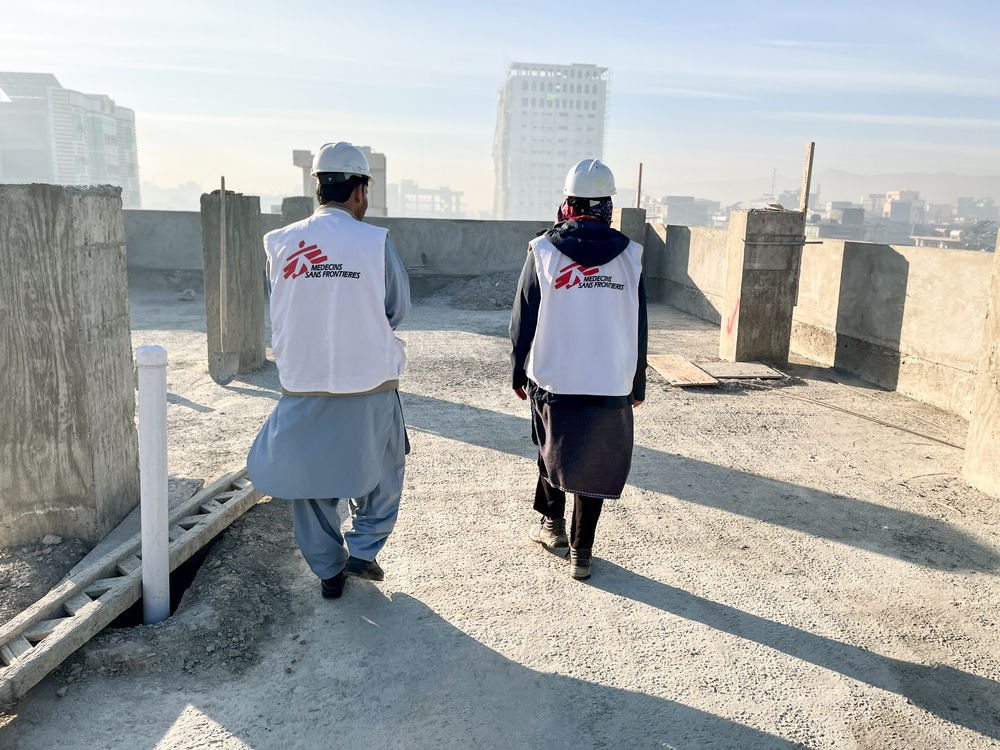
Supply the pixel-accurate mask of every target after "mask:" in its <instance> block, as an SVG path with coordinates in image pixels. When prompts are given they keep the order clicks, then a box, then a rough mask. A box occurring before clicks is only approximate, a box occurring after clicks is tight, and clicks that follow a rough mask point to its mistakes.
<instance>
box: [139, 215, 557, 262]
mask: <svg viewBox="0 0 1000 750" xmlns="http://www.w3.org/2000/svg"><path fill="white" fill-rule="evenodd" d="M290 218H291V215H290ZM365 220H366V221H368V222H369V223H371V224H374V225H376V226H380V227H386V228H387V229H388V230H389V234H390V236H391V237H392V241H393V243H394V244H395V245H396V249H397V250H398V251H399V254H400V256H401V257H402V259H403V262H404V263H405V264H406V265H407V266H409V267H411V268H414V269H417V273H428V274H434V275H445V276H456V277H467V276H475V275H478V274H481V273H490V272H493V271H517V270H520V268H521V266H522V265H523V263H524V254H525V252H526V251H527V249H528V242H529V241H530V240H531V239H532V238H534V236H535V234H537V233H538V232H540V231H542V230H543V229H546V228H548V227H549V226H551V224H550V223H549V222H543V221H476V220H466V219H409V218H401V217H390V218H385V217H371V218H367V219H365ZM280 226H284V223H283V221H282V217H281V216H279V215H277V214H261V218H260V235H261V236H263V235H264V234H266V233H267V232H269V231H271V230H272V229H277V228H278V227H280ZM125 238H126V244H127V246H128V265H129V274H130V276H132V275H135V276H137V277H138V276H140V275H141V274H142V272H143V271H147V272H148V271H153V272H159V273H160V274H165V273H172V272H197V273H198V274H200V273H201V271H202V236H201V217H200V215H199V213H198V212H197V211H125ZM261 252H263V246H261Z"/></svg>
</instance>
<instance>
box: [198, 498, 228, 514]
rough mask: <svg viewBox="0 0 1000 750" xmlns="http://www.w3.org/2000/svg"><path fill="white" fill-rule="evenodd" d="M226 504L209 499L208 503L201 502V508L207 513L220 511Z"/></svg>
mask: <svg viewBox="0 0 1000 750" xmlns="http://www.w3.org/2000/svg"><path fill="white" fill-rule="evenodd" d="M225 507H226V506H225V505H223V504H222V503H217V502H215V500H209V501H208V502H207V503H202V504H201V509H202V511H203V512H205V513H218V512H219V511H220V510H222V509H223V508H225Z"/></svg>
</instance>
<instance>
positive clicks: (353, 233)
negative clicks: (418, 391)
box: [264, 208, 406, 394]
mask: <svg viewBox="0 0 1000 750" xmlns="http://www.w3.org/2000/svg"><path fill="white" fill-rule="evenodd" d="M387 235H388V230H386V229H381V228H379V227H374V226H372V225H370V224H365V223H364V222H361V221H358V220H357V219H355V218H354V217H353V216H351V215H350V214H348V213H347V212H346V211H342V210H340V209H336V208H320V209H318V210H317V211H316V213H314V214H313V215H312V216H310V217H309V218H308V219H305V220H303V221H300V222H296V223H295V224H290V225H288V226H287V227H284V228H283V229H276V230H275V231H273V232H268V233H267V234H266V235H265V236H264V249H265V252H266V253H267V261H268V277H269V278H270V280H271V307H270V309H271V331H272V335H271V346H272V348H273V349H274V358H275V360H276V361H277V363H278V377H279V378H280V380H281V386H282V388H284V389H285V390H286V391H290V392H293V393H317V392H319V393H331V394H350V393H364V392H366V391H370V390H373V389H375V388H377V387H379V386H380V385H383V384H384V383H386V382H387V381H391V380H395V379H397V378H399V376H400V375H401V374H402V372H403V367H404V365H405V364H406V354H405V351H404V347H405V344H404V342H403V341H402V340H400V339H399V338H397V337H396V335H395V334H394V333H393V331H392V328H391V327H390V326H389V321H388V320H387V318H386V316H385V242H386V237H387Z"/></svg>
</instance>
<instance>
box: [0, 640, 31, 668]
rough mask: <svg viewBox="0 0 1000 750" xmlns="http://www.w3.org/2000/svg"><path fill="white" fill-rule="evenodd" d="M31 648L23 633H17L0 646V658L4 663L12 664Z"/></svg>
mask: <svg viewBox="0 0 1000 750" xmlns="http://www.w3.org/2000/svg"><path fill="white" fill-rule="evenodd" d="M32 648H33V646H32V645H31V643H30V642H29V641H28V639H27V638H25V637H24V636H23V635H19V636H18V637H17V638H15V639H14V640H12V641H10V642H9V643H5V644H3V646H0V659H2V660H3V662H4V664H13V663H14V662H15V661H17V660H18V659H20V658H21V657H22V656H24V655H25V654H26V653H28V652H29V651H31V649H32Z"/></svg>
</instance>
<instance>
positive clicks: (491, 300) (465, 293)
mask: <svg viewBox="0 0 1000 750" xmlns="http://www.w3.org/2000/svg"><path fill="white" fill-rule="evenodd" d="M519 277H520V274H519V273H512V272H510V271H497V272H496V273H487V274H483V275H482V276H477V277H475V278H473V279H462V280H461V281H454V282H452V283H451V284H449V285H448V286H446V287H444V288H443V289H440V290H439V291H437V292H435V293H434V294H433V295H432V296H431V297H430V299H429V300H428V301H429V302H430V303H431V304H438V305H442V306H446V307H454V308H455V309H457V310H509V309H510V308H511V307H512V306H513V304H514V295H515V294H516V293H517V281H518V278H519Z"/></svg>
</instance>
